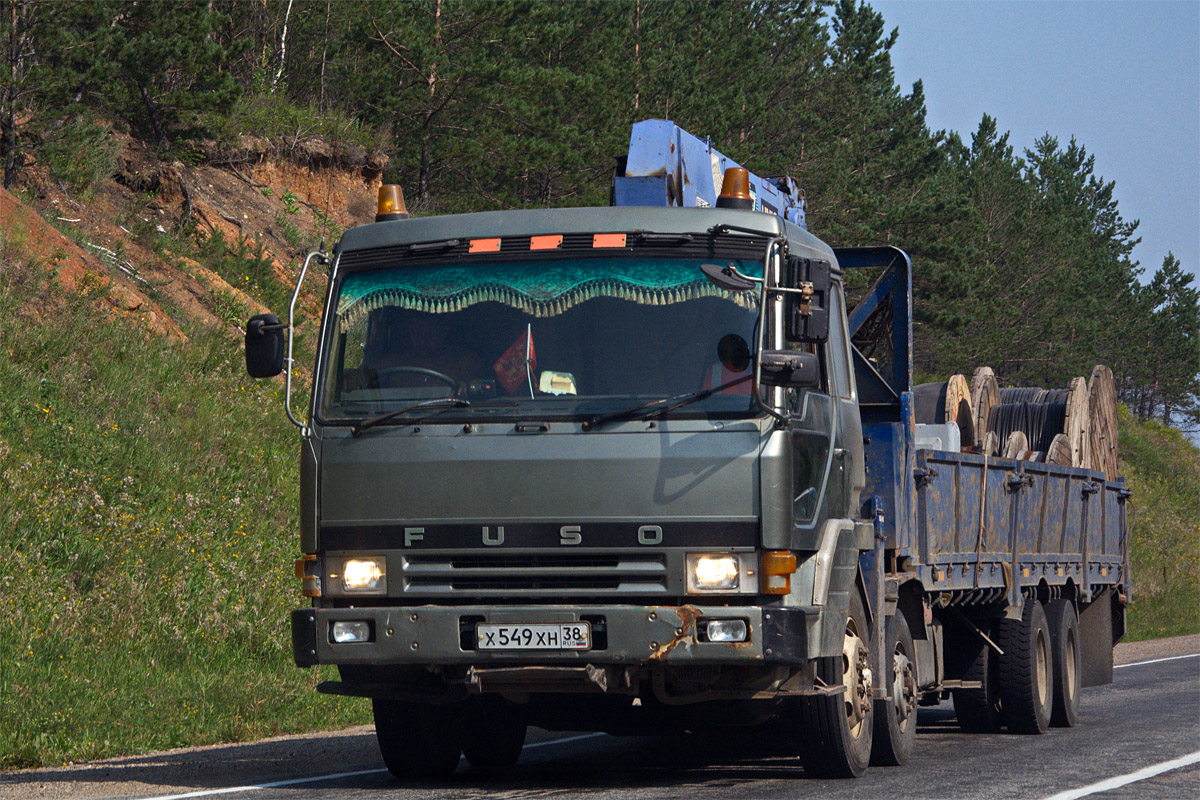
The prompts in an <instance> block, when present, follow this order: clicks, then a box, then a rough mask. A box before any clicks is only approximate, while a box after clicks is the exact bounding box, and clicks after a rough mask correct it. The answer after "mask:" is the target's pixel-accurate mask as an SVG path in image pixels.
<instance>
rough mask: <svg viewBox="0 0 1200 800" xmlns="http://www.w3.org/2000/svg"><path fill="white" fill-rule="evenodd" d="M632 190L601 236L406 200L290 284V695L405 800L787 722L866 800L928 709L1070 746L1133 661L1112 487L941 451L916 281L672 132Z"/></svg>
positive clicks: (634, 157)
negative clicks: (612, 743)
mask: <svg viewBox="0 0 1200 800" xmlns="http://www.w3.org/2000/svg"><path fill="white" fill-rule="evenodd" d="M617 175H618V176H617V178H616V180H615V184H614V187H613V200H614V204H613V205H612V206H610V207H601V208H563V209H541V210H516V211H494V212H486V213H470V214H454V215H446V216H430V217H422V218H413V217H409V216H408V215H407V213H406V212H405V210H404V205H403V199H402V194H401V193H400V191H399V187H395V186H384V187H383V188H382V190H381V192H380V205H379V214H378V217H377V221H376V222H374V223H372V224H367V225H363V226H360V227H356V228H353V229H351V230H347V231H346V232H345V233H344V234H343V235H342V237H341V239H340V241H338V242H337V243H336V245H335V246H334V247H333V248H332V251H331V252H329V253H324V252H317V253H312V254H310V255H309V257H308V259H307V260H306V261H305V264H304V267H303V269H302V271H301V275H300V282H302V281H303V280H304V275H305V274H306V273H308V272H309V270H312V269H317V268H320V269H324V270H327V271H328V277H329V282H328V284H329V288H328V294H327V296H326V299H325V302H324V313H323V317H322V320H321V327H320V340H319V345H318V348H317V349H318V354H317V357H316V363H315V366H314V367H313V370H312V376H313V385H312V390H311V401H310V403H309V404H308V405H307V407H305V408H299V407H297V408H295V409H293V407H292V402H291V396H292V395H291V389H292V386H291V384H292V380H293V374H298V372H297V371H296V370H294V369H293V368H292V367H293V362H292V350H291V343H292V330H293V325H294V316H295V308H296V299H297V297H298V295H299V292H300V282H298V283H297V286H296V292H295V293H294V294H293V297H292V304H291V310H290V312H289V316H288V319H287V321H286V322H281V321H280V320H279V319H278V318H277V317H275V316H274V315H269V314H267V315H260V316H257V317H255V318H253V319H251V320H250V322H249V323H248V325H247V330H246V360H247V367H248V369H249V370H250V373H251V374H252V375H254V376H255V377H270V376H273V375H278V374H280V373H281V372H285V371H286V374H287V378H286V380H287V388H288V393H287V397H288V401H287V405H286V412H287V415H288V416H289V418H290V419H291V420H292V421H293V422H294V423H295V424H296V425H297V426H298V427H299V429H300V432H301V441H300V458H299V479H300V492H299V497H300V504H301V508H300V531H299V535H300V538H299V545H300V548H299V549H300V551H301V553H302V555H301V557H300V558H299V559H298V560H297V561H296V564H295V569H296V575H297V578H298V579H299V580H300V581H301V584H302V592H303V595H304V596H305V597H306V598H309V599H310V601H311V602H310V604H309V605H307V606H306V607H304V608H300V609H297V610H295V611H294V612H292V617H291V626H292V646H293V652H294V658H295V661H296V663H297V664H298V665H299V666H301V667H311V666H313V665H318V664H333V665H337V670H338V673H339V676H340V680H337V681H327V682H324V683H322V684H320V685H319V686H318V689H319V690H320V691H322V692H327V693H331V694H336V695H345V696H353V697H365V698H370V699H371V702H372V706H373V709H374V717H375V725H376V731H377V735H378V740H379V747H380V750H381V752H382V755H383V759H384V761H385V763H386V764H387V767H388V769H389V770H390V771H391V772H393V773H394V774H395V775H396V776H398V777H402V778H423V779H428V778H436V777H439V776H448V775H449V774H450V773H452V772H453V771H454V770H455V769H456V767H457V765H458V764H459V761H460V757H462V756H463V755H465V757H466V760H467V761H468V762H469V763H470V764H471V765H473V766H475V767H481V768H491V769H500V768H504V767H507V766H511V765H512V764H513V763H514V762H516V760H517V759H518V757H519V755H520V753H521V749H522V746H523V743H524V741H525V735H526V729H527V726H529V725H536V726H540V727H542V728H545V729H550V730H572V731H578V730H591V731H608V732H611V733H614V734H643V735H644V734H658V733H663V734H668V733H673V732H681V731H698V730H704V729H710V728H719V727H723V726H748V725H759V724H762V723H767V722H773V721H780V720H781V721H783V722H784V723H786V724H783V725H774V726H773V727H772V728H771V730H779V731H783V732H784V733H782V734H780V735H785V736H787V737H789V739H788V742H787V746H788V747H789V748H790V749H791V750H792V751H793V752H794V753H795V755H796V756H797V757H798V759H799V760H800V763H802V764H803V766H804V770H805V772H806V773H807V774H810V775H818V776H843V777H857V776H859V775H861V774H863V772H864V771H865V770H866V769H867V768H868V766H869V765H871V764H881V765H897V764H902V763H903V762H904V761H905V760H906V759H907V758H908V757H909V755H910V753H911V752H912V749H913V746H914V740H915V735H916V723H917V709H918V707H919V706H921V705H936V704H938V703H940V702H942V701H944V700H947V699H951V698H952V699H953V704H954V709H955V711H956V713H957V716H958V719H959V722H960V724H961V725H962V727H963V728H965V729H967V730H971V731H997V730H1000V729H1002V728H1007V729H1008V730H1009V731H1012V732H1014V733H1031V734H1036V733H1041V732H1044V731H1045V730H1046V729H1047V726H1048V725H1060V726H1071V725H1073V724H1075V722H1076V720H1077V715H1078V713H1079V712H1078V709H1079V702H1080V689H1081V687H1086V686H1089V685H1094V684H1100V683H1106V682H1110V681H1111V680H1112V649H1113V645H1114V643H1115V642H1116V641H1117V640H1119V639H1120V638H1121V636H1122V635H1123V633H1124V630H1125V606H1126V603H1127V600H1128V597H1129V591H1130V577H1129V561H1128V548H1127V541H1126V500H1127V498H1128V497H1129V492H1128V491H1127V490H1126V488H1125V485H1124V481H1123V480H1120V479H1118V480H1107V479H1106V478H1105V475H1104V474H1102V473H1100V472H1095V471H1091V470H1089V469H1085V468H1074V467H1065V466H1057V465H1055V464H1048V463H1039V462H1035V461H1028V460H1019V459H1016V458H1003V457H998V456H996V455H991V454H988V453H986V452H966V451H963V450H962V448H961V447H959V446H957V445H955V446H953V447H950V446H944V447H931V446H929V442H928V441H926V440H922V439H921V438H920V437H919V430H918V428H919V426H918V425H917V421H916V419H915V416H914V413H915V412H914V399H913V398H914V391H913V390H914V387H913V386H912V382H913V381H912V376H913V372H912V356H911V352H912V279H911V278H912V267H911V264H910V262H909V258H908V257H907V256H906V255H905V253H904V252H902V251H901V250H899V249H897V248H895V247H862V248H831V247H829V246H828V245H826V244H825V243H824V242H822V241H821V240H820V239H818V238H816V237H815V236H814V235H813V234H812V233H810V232H809V231H808V230H807V228H806V225H805V214H804V211H805V209H804V200H803V196H802V193H801V192H800V190H799V189H798V187H797V186H796V184H795V183H794V182H793V181H792V180H791V179H787V178H778V179H771V178H760V177H758V176H756V175H754V174H753V173H750V172H748V171H747V170H745V169H743V168H742V167H741V166H740V165H738V164H736V163H734V162H733V161H732V160H730V159H729V158H727V157H725V156H724V155H722V154H721V153H720V152H718V151H717V150H714V149H713V148H712V145H711V143H709V142H707V141H704V140H701V139H698V138H696V137H693V136H691V135H689V134H687V133H686V132H684V131H682V130H680V129H679V128H677V127H676V126H674V125H673V124H672V123H669V122H664V121H658V120H648V121H646V122H642V123H638V124H637V125H635V126H634V130H633V136H632V137H631V148H630V152H629V154H628V155H627V156H626V157H625V158H624V159H622V162H621V163H620V166H619V167H618V172H617ZM855 271H861V272H858V273H857V274H858V275H861V276H863V278H864V280H862V281H856V282H851V283H852V285H856V286H868V287H869V288H867V289H866V290H865V291H857V292H856V293H855V297H856V299H855V301H854V302H853V304H852V306H851V304H848V303H847V293H846V288H845V287H846V284H847V282H848V278H849V277H850V276H851V275H853V274H855ZM952 439H953V437H946V441H950V440H952ZM939 441H941V440H939ZM922 442H924V443H922Z"/></svg>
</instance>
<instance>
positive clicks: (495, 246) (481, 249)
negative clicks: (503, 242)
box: [467, 239, 500, 253]
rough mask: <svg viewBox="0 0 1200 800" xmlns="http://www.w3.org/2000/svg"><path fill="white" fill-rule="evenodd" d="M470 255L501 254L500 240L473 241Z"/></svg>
mask: <svg viewBox="0 0 1200 800" xmlns="http://www.w3.org/2000/svg"><path fill="white" fill-rule="evenodd" d="M467 252H468V253H499V252H500V240H499V239H472V240H471V246H470V248H468V250H467Z"/></svg>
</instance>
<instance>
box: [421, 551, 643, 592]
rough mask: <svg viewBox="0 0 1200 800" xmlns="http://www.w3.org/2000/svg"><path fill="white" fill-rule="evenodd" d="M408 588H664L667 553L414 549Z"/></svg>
mask: <svg viewBox="0 0 1200 800" xmlns="http://www.w3.org/2000/svg"><path fill="white" fill-rule="evenodd" d="M403 572H404V594H405V595H424V596H446V595H454V594H458V593H469V594H472V595H489V594H492V595H498V594H503V595H513V594H524V595H534V596H537V595H556V596H561V595H564V594H569V593H572V592H586V593H589V594H629V595H635V594H639V595H640V594H664V593H666V591H667V565H666V557H665V556H664V555H663V554H662V553H645V552H634V553H546V554H539V553H511V554H509V553H461V552H459V553H439V554H434V553H409V554H406V555H405V556H404V560H403Z"/></svg>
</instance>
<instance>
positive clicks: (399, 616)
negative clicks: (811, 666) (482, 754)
mask: <svg viewBox="0 0 1200 800" xmlns="http://www.w3.org/2000/svg"><path fill="white" fill-rule="evenodd" d="M818 616H819V615H818V609H816V608H775V607H770V608H762V607H729V606H696V605H686V606H633V605H622V606H609V605H595V606H592V605H586V606H585V605H567V606H563V605H556V606H505V607H503V608H498V607H496V606H494V605H492V606H434V605H426V606H405V607H382V608H307V609H297V610H295V611H293V612H292V653H293V657H294V658H295V661H296V664H297V666H301V667H310V666H313V665H314V664H347V665H349V664H362V665H376V666H383V665H395V666H405V665H409V666H417V665H425V664H441V665H450V664H463V665H487V664H493V665H501V664H548V665H575V666H581V665H583V664H596V665H601V664H605V665H633V664H731V665H735V664H742V665H752V664H783V665H793V666H800V665H803V664H804V663H805V662H806V660H807V657H808V652H809V648H808V643H809V641H813V640H814V639H813V634H815V628H816V625H817V621H818ZM709 619H743V620H746V622H747V624H748V627H749V636H748V640H747V641H745V642H706V641H701V637H700V635H699V630H698V626H699V624H700V623H702V622H703V621H705V620H709ZM338 620H347V621H365V622H367V623H368V625H369V626H370V630H371V640H370V641H367V642H355V643H348V644H338V643H334V642H333V641H332V637H331V635H330V629H331V627H332V623H333V622H335V621H338ZM578 621H588V622H589V623H591V625H592V629H593V647H592V649H591V650H587V651H583V652H578V651H547V650H518V651H503V652H497V651H480V650H476V649H474V645H473V641H474V636H473V631H474V626H475V624H477V623H480V622H488V623H504V624H522V623H546V622H550V623H555V622H578Z"/></svg>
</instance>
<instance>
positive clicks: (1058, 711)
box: [1046, 600, 1083, 728]
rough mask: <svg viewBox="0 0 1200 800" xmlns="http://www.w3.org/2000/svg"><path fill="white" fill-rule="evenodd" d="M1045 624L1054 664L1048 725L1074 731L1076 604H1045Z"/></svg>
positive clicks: (1077, 660) (1076, 717) (1077, 652)
mask: <svg viewBox="0 0 1200 800" xmlns="http://www.w3.org/2000/svg"><path fill="white" fill-rule="evenodd" d="M1046 624H1047V625H1048V626H1049V627H1050V644H1051V655H1052V659H1051V660H1052V661H1053V662H1054V709H1053V710H1052V711H1051V712H1050V724H1051V725H1053V726H1054V727H1056V728H1073V727H1075V723H1076V722H1078V721H1079V676H1080V675H1081V674H1082V671H1083V664H1082V663H1081V661H1080V659H1081V658H1082V651H1081V650H1080V647H1079V617H1078V615H1077V614H1076V613H1075V604H1074V603H1072V602H1071V601H1070V600H1053V601H1051V602H1050V603H1047V604H1046Z"/></svg>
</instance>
